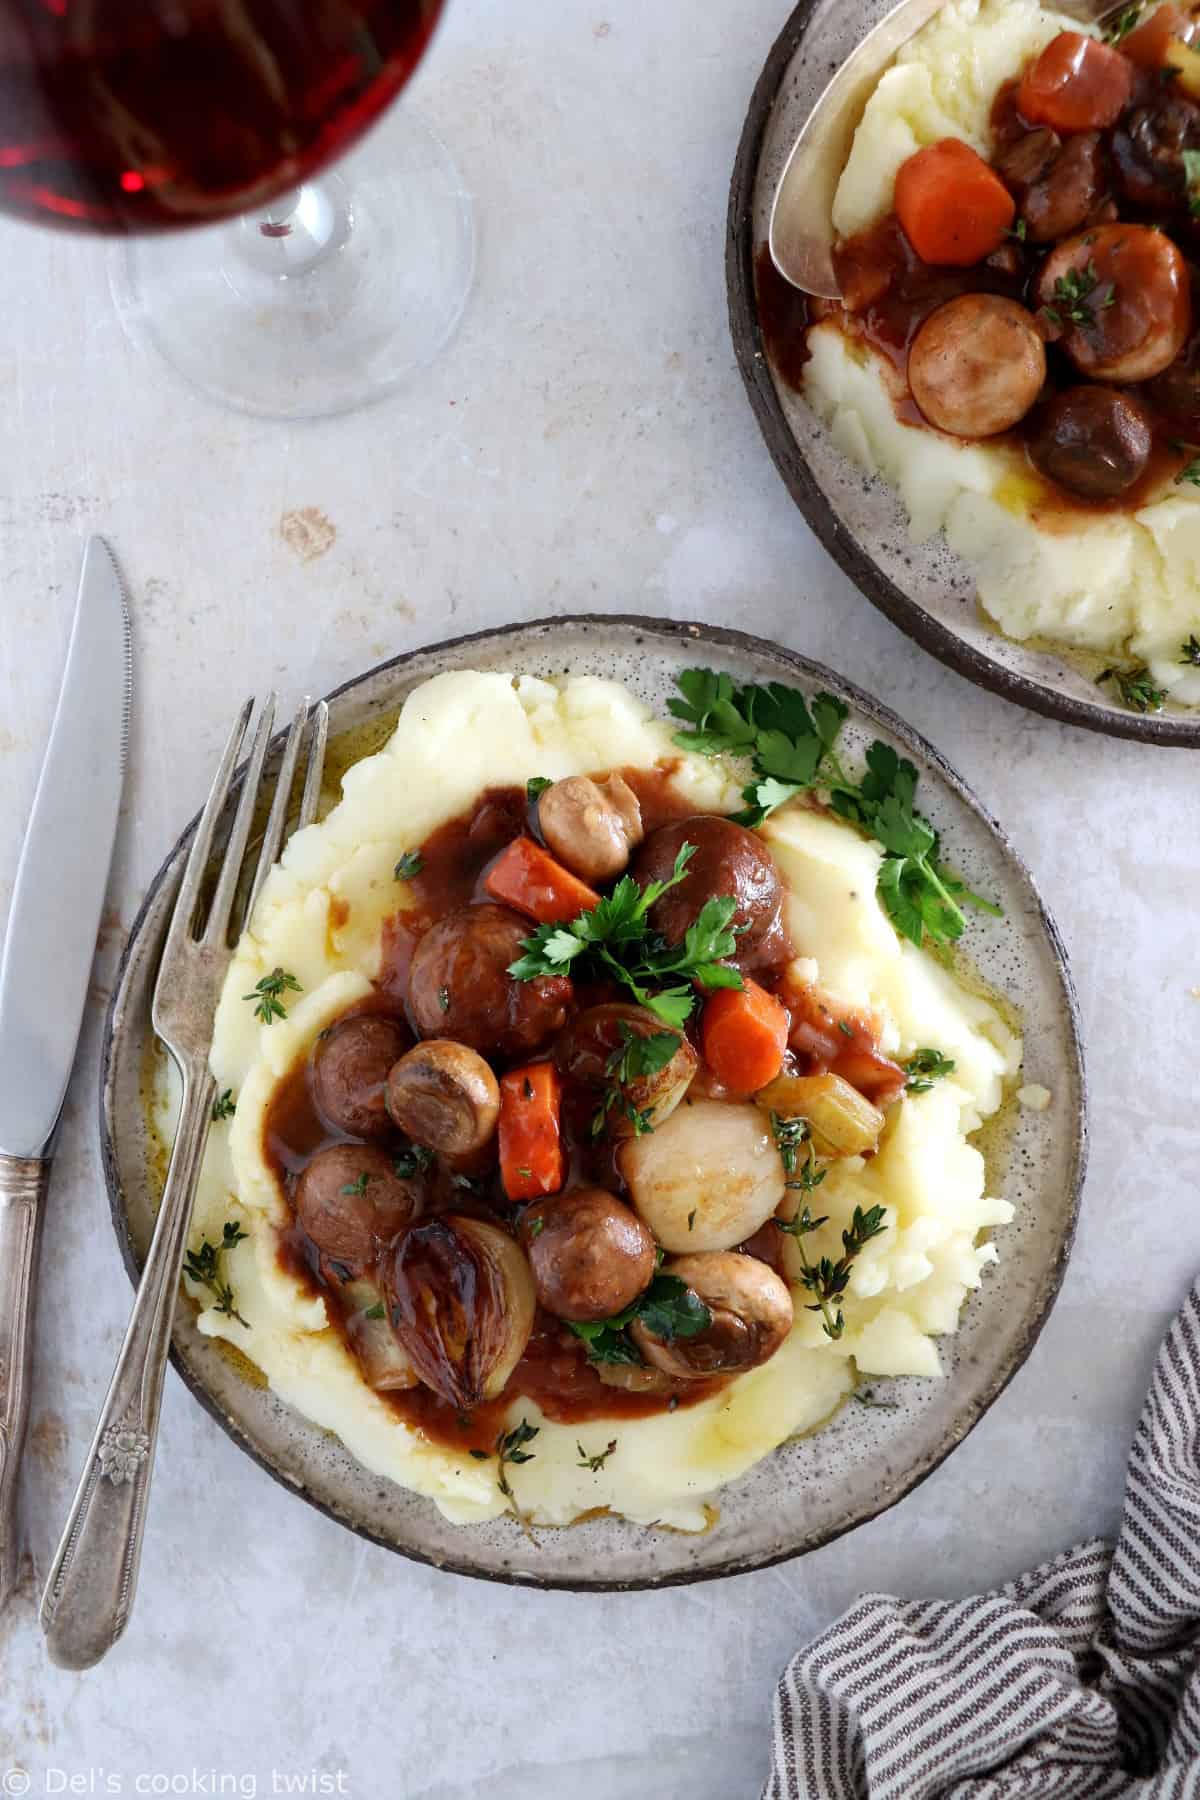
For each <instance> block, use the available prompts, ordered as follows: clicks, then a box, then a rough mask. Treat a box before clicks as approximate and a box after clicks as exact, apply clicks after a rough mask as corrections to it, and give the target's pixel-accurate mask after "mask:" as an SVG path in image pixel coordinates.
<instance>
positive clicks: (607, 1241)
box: [521, 1187, 657, 1322]
mask: <svg viewBox="0 0 1200 1800" xmlns="http://www.w3.org/2000/svg"><path fill="white" fill-rule="evenodd" d="M521 1239H522V1242H523V1243H524V1245H525V1248H526V1250H527V1252H528V1255H529V1263H530V1267H531V1268H532V1270H533V1279H534V1284H535V1286H536V1288H537V1297H538V1300H539V1302H540V1303H541V1305H542V1306H544V1307H545V1308H546V1311H547V1312H552V1313H554V1314H555V1315H556V1317H558V1318H560V1319H577V1320H579V1321H581V1322H582V1321H595V1320H597V1319H611V1318H613V1317H614V1316H615V1315H616V1314H617V1313H620V1312H624V1311H625V1308H626V1307H627V1306H632V1305H633V1302H634V1301H635V1300H636V1299H637V1297H638V1295H639V1294H640V1293H641V1292H642V1291H643V1289H644V1288H647V1287H649V1285H650V1282H651V1281H652V1279H653V1277H654V1261H655V1255H656V1248H657V1247H656V1245H655V1242H654V1239H653V1238H652V1237H651V1235H650V1233H649V1232H648V1231H647V1229H646V1227H645V1226H644V1225H643V1224H642V1221H641V1220H640V1219H639V1218H638V1216H637V1214H636V1213H635V1212H634V1211H633V1210H632V1209H631V1208H630V1207H628V1206H626V1205H624V1203H623V1202H622V1201H620V1200H618V1199H617V1198H616V1196H615V1195H614V1194H609V1193H606V1192H605V1190H604V1189H603V1188H593V1187H588V1188H574V1189H573V1190H572V1191H571V1192H570V1193H568V1194H556V1195H555V1196H554V1197H553V1198H552V1199H549V1200H539V1201H537V1202H536V1203H535V1204H534V1205H533V1206H531V1207H529V1208H528V1209H527V1210H526V1212H525V1214H524V1215H523V1217H522V1219H521Z"/></svg>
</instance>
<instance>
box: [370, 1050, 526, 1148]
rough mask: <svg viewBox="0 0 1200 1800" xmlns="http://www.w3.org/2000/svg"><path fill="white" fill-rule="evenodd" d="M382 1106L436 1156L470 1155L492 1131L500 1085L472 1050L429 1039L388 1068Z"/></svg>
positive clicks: (487, 1138) (498, 1106) (480, 1057)
mask: <svg viewBox="0 0 1200 1800" xmlns="http://www.w3.org/2000/svg"><path fill="white" fill-rule="evenodd" d="M387 1106H388V1111H389V1112H390V1114H391V1115H392V1118H393V1119H394V1121H395V1123H396V1124H397V1125H398V1126H399V1127H400V1129H401V1131H403V1132H405V1133H406V1134H407V1136H409V1137H410V1138H411V1139H412V1141H413V1143H414V1144H423V1145H424V1147H425V1149H426V1150H436V1151H437V1152H438V1154H439V1155H441V1156H470V1155H471V1153H472V1152H473V1151H475V1150H481V1149H482V1148H483V1146H484V1145H485V1144H486V1143H488V1141H489V1140H490V1139H491V1137H492V1136H493V1134H494V1132H495V1130H496V1120H497V1119H498V1118H499V1116H500V1088H499V1086H498V1084H497V1082H496V1077H495V1076H494V1075H493V1074H492V1071H491V1069H490V1068H489V1067H488V1065H487V1063H485V1062H484V1060H483V1058H482V1056H480V1054H479V1052H478V1051H477V1050H471V1049H469V1048H468V1047H467V1045H466V1044H455V1043H452V1042H451V1041H450V1039H449V1038H430V1039H428V1040H427V1041H426V1042H425V1043H423V1044H418V1045H417V1046H416V1048H415V1049H413V1050H410V1051H409V1052H408V1054H407V1055H406V1056H402V1057H401V1058H400V1060H399V1062H398V1063H396V1065H395V1066H394V1068H393V1069H392V1072H391V1074H390V1075H389V1076H388V1082H387Z"/></svg>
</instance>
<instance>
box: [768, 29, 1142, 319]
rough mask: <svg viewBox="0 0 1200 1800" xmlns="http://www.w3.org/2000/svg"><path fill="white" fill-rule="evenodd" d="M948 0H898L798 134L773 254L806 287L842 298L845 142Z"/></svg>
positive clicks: (774, 213) (782, 185)
mask: <svg viewBox="0 0 1200 1800" xmlns="http://www.w3.org/2000/svg"><path fill="white" fill-rule="evenodd" d="M947 4H948V0H900V5H899V6H897V7H896V8H895V9H894V10H893V11H892V12H890V13H889V14H888V16H887V18H886V19H883V20H881V21H880V23H879V24H878V25H877V26H876V27H875V29H874V31H872V32H869V33H868V34H867V36H866V37H865V38H864V39H863V41H862V43H861V44H860V45H859V46H858V48H857V50H855V51H854V52H853V54H852V55H851V56H850V57H849V58H848V59H847V61H846V62H844V63H843V64H842V66H841V68H840V69H839V70H838V72H837V74H836V75H835V76H834V78H833V80H832V81H831V82H830V83H829V86H828V87H827V88H826V89H825V92H824V93H823V94H822V95H821V98H820V99H819V100H818V101H817V104H816V105H815V106H814V107H813V109H812V112H811V113H810V114H809V115H808V118H807V120H806V121H805V124H804V128H803V130H802V131H801V133H800V136H799V137H798V138H797V139H796V143H795V147H794V148H793V150H792V154H791V155H790V156H789V157H788V160H787V166H786V167H785V169H784V171H783V174H782V176H781V177H780V180H779V186H778V187H777V188H776V190H775V200H774V204H773V205H772V207H771V229H770V245H771V257H772V260H773V261H774V264H775V267H776V268H777V269H778V270H779V272H780V274H781V275H784V276H786V278H787V279H788V281H790V282H791V283H792V285H793V287H798V288H800V289H801V291H802V292H803V293H806V294H816V295H818V296H820V297H821V298H823V299H826V300H838V299H840V298H841V292H842V290H841V287H840V286H839V284H838V278H837V275H836V273H835V272H834V267H833V245H834V239H835V235H836V234H835V232H834V229H833V199H834V195H835V194H836V193H837V186H838V182H839V181H840V180H841V178H842V170H843V169H844V168H845V166H846V160H847V158H848V157H849V155H850V145H851V142H852V140H853V137H854V133H855V131H856V130H857V129H858V125H859V121H860V120H861V118H862V115H863V110H864V108H865V107H866V104H867V101H868V100H869V99H870V98H871V95H872V94H873V93H874V91H875V88H876V85H877V84H878V81H879V77H880V76H881V75H882V74H883V72H884V70H885V69H886V68H887V67H888V65H889V63H890V62H891V61H892V58H893V57H894V56H895V55H896V52H897V51H898V50H902V49H903V47H904V45H905V44H907V43H908V41H909V39H910V38H913V37H915V36H916V34H917V32H918V31H920V29H921V27H922V26H923V25H927V24H928V23H929V21H930V19H932V18H933V16H934V14H935V13H938V12H941V10H942V8H943V6H946V5H947ZM1055 4H1056V10H1057V11H1058V12H1060V13H1066V14H1067V16H1068V17H1069V18H1072V19H1078V20H1079V21H1080V22H1081V23H1083V24H1085V25H1096V24H1099V23H1100V22H1101V21H1102V20H1104V19H1106V18H1109V17H1110V16H1111V15H1113V14H1114V13H1117V12H1120V11H1121V10H1122V8H1121V5H1120V4H1117V5H1115V6H1114V4H1113V0H1055Z"/></svg>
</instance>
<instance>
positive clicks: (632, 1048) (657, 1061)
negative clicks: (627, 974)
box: [592, 1019, 683, 1137]
mask: <svg viewBox="0 0 1200 1800" xmlns="http://www.w3.org/2000/svg"><path fill="white" fill-rule="evenodd" d="M618 1029H619V1031H620V1034H621V1042H620V1043H619V1044H618V1045H617V1047H616V1049H615V1050H614V1051H613V1053H612V1055H611V1056H610V1057H609V1058H608V1060H607V1062H606V1063H605V1065H604V1073H605V1075H606V1076H607V1077H608V1086H607V1088H606V1089H605V1091H604V1098H603V1099H602V1100H601V1102H600V1105H599V1106H598V1107H597V1108H596V1111H595V1114H594V1116H593V1118H592V1136H593V1137H599V1136H600V1134H601V1132H602V1131H603V1130H604V1128H605V1126H606V1125H607V1124H608V1119H609V1114H610V1113H611V1112H612V1111H613V1108H614V1107H615V1108H616V1109H617V1110H618V1112H620V1113H621V1115H622V1116H623V1117H624V1118H626V1119H628V1121H629V1123H630V1124H631V1125H632V1126H633V1135H634V1136H635V1137H644V1136H645V1135H646V1133H647V1132H648V1131H653V1130H654V1118H653V1108H652V1107H637V1106H635V1105H634V1104H633V1101H632V1100H631V1099H630V1098H629V1095H628V1093H627V1092H626V1089H627V1088H628V1087H629V1085H630V1083H631V1082H634V1081H640V1080H644V1079H645V1078H647V1077H649V1076H651V1075H660V1074H661V1073H662V1071H663V1070H664V1069H665V1068H666V1066H667V1064H668V1063H669V1062H670V1060H671V1058H672V1057H673V1056H674V1055H675V1053H676V1051H677V1050H678V1049H679V1046H680V1044H681V1042H682V1041H683V1040H682V1039H681V1038H680V1036H679V1033H678V1032H677V1031H653V1032H651V1033H650V1035H649V1036H648V1037H640V1036H639V1035H638V1033H637V1032H636V1031H634V1029H633V1027H632V1026H631V1025H629V1024H627V1023H626V1021H625V1020H624V1019H622V1020H621V1021H620V1022H619V1026H618Z"/></svg>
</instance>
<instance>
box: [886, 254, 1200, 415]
mask: <svg viewBox="0 0 1200 1800" xmlns="http://www.w3.org/2000/svg"><path fill="white" fill-rule="evenodd" d="M1037 298H1038V301H1039V303H1040V304H1041V307H1042V309H1043V314H1044V316H1045V317H1046V318H1048V319H1049V320H1050V322H1051V324H1053V325H1054V326H1055V328H1056V329H1061V331H1062V334H1063V336H1062V347H1063V349H1064V350H1065V351H1066V353H1067V355H1068V356H1069V357H1070V358H1071V360H1072V362H1074V364H1075V365H1076V367H1077V368H1078V369H1080V370H1081V371H1082V373H1083V374H1084V375H1087V376H1090V377H1091V378H1092V379H1093V380H1097V381H1120V382H1131V381H1149V380H1151V378H1152V377H1153V376H1155V375H1161V374H1162V372H1163V370H1164V369H1167V368H1169V367H1170V365H1171V364H1172V363H1173V362H1174V361H1175V358H1176V357H1177V356H1178V355H1179V352H1180V351H1181V350H1182V349H1183V347H1184V345H1185V344H1186V343H1187V340H1188V334H1189V333H1190V331H1191V328H1192V298H1191V281H1190V278H1189V275H1188V266H1187V262H1186V261H1185V259H1184V256H1183V252H1182V251H1181V250H1180V249H1179V248H1178V246H1177V245H1175V244H1173V243H1172V242H1171V240H1170V238H1169V237H1167V235H1166V233H1165V232H1162V231H1152V230H1151V229H1150V227H1149V226H1148V225H1100V226H1097V227H1096V229H1095V230H1092V231H1085V232H1082V233H1081V234H1079V235H1078V236H1076V237H1072V238H1067V239H1065V240H1064V242H1063V243H1061V244H1059V245H1058V247H1057V248H1056V249H1054V250H1052V251H1051V252H1050V255H1049V256H1048V257H1047V258H1046V260H1045V262H1044V263H1043V265H1042V271H1041V274H1040V275H1039V276H1038V282H1037ZM918 404H919V402H918Z"/></svg>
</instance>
